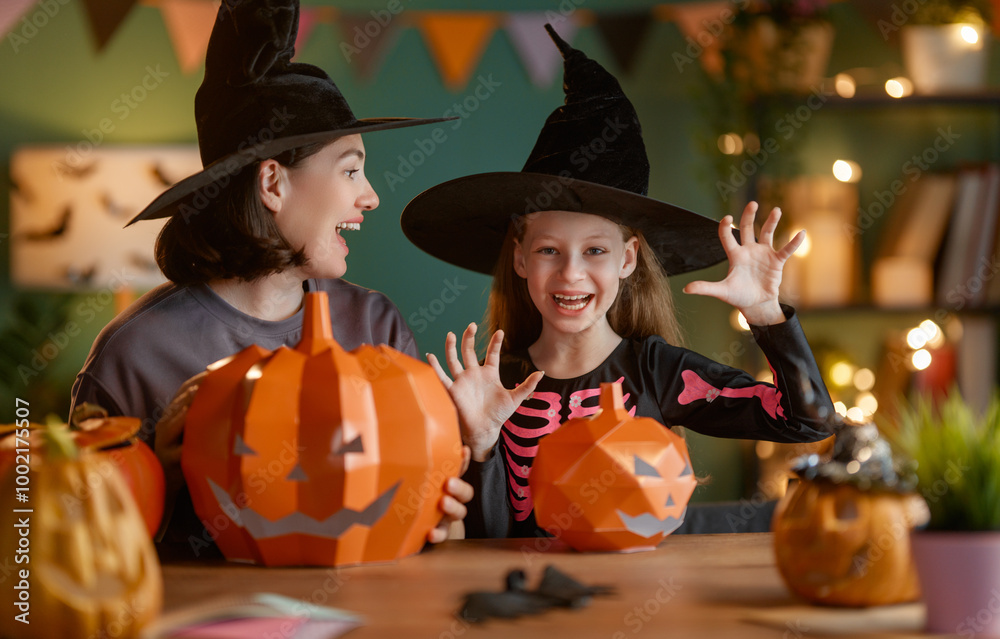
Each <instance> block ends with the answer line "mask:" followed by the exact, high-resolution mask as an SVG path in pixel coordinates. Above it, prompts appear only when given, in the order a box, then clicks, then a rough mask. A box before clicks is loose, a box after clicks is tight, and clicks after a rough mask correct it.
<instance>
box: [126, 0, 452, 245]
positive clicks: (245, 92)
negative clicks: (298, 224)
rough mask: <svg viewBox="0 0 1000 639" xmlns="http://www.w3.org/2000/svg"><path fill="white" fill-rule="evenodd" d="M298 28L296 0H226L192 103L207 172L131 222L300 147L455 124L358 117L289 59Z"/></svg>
mask: <svg viewBox="0 0 1000 639" xmlns="http://www.w3.org/2000/svg"><path fill="white" fill-rule="evenodd" d="M298 29H299V0H223V2H222V5H221V6H220V7H219V13H218V16H217V17H216V20H215V26H214V27H213V28H212V37H211V39H210V40H209V43H208V53H207V55H206V57H205V79H204V80H203V81H202V83H201V87H200V88H199V89H198V93H197V95H196V96H195V100H194V111H195V121H196V123H197V127H198V147H199V150H200V151H201V161H202V166H204V170H202V171H200V172H199V173H196V174H194V175H192V176H190V177H188V178H185V179H184V180H181V181H180V182H178V183H177V184H175V185H174V186H172V187H171V188H170V189H168V190H167V191H165V192H164V193H162V194H161V195H160V196H159V197H157V198H156V199H155V200H153V202H152V203H150V204H149V206H147V207H146V208H145V209H144V210H143V211H142V212H141V213H139V214H138V215H137V216H135V217H134V218H133V219H132V220H131V221H129V224H132V223H134V222H137V221H139V220H147V219H154V218H160V217H169V216H171V215H173V214H174V213H176V212H177V210H178V206H179V205H180V204H181V203H182V202H184V201H185V199H186V198H188V197H190V196H192V195H194V194H195V193H196V192H198V191H202V190H203V191H204V192H205V193H206V194H208V195H211V194H212V193H215V192H217V188H218V186H221V185H224V184H225V183H227V182H228V180H229V179H230V178H231V177H232V176H233V175H234V174H235V173H237V172H238V171H239V170H240V169H242V168H243V167H246V166H248V165H250V164H252V163H253V162H256V161H258V160H264V159H267V158H272V157H274V156H276V155H278V154H280V153H283V152H285V151H288V150H290V149H294V148H296V147H300V146H304V145H307V144H312V143H315V142H323V141H327V140H333V139H334V138H338V137H341V136H344V135H350V134H354V133H367V132H370V131H383V130H385V129H398V128H402V127H408V126H416V125H419V124H430V123H433V122H442V121H445V120H451V119H454V118H431V119H417V118H369V119H363V120H359V119H357V118H355V117H354V113H352V112H351V107H349V106H348V104H347V100H345V99H344V96H343V95H342V94H341V93H340V89H338V88H337V85H336V84H334V83H333V80H331V79H330V76H328V75H327V74H326V72H324V71H323V70H322V69H320V68H319V67H316V66H313V65H311V64H303V63H297V62H292V56H293V55H295V36H296V34H297V33H298ZM126 226H127V225H126Z"/></svg>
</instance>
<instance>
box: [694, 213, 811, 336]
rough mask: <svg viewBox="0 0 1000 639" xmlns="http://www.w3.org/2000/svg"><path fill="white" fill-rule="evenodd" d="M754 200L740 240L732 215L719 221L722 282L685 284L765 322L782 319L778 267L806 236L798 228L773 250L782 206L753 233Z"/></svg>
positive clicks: (752, 320) (750, 319)
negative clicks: (724, 263) (725, 260)
mask: <svg viewBox="0 0 1000 639" xmlns="http://www.w3.org/2000/svg"><path fill="white" fill-rule="evenodd" d="M756 213H757V203H756V202H750V203H749V204H747V206H746V208H744V209H743V216H742V217H741V218H740V239H741V241H742V244H741V243H740V242H737V241H736V237H735V236H734V235H733V230H732V222H733V219H732V217H731V216H729V215H727V216H726V217H724V218H722V222H720V223H719V239H720V240H722V247H723V248H724V249H725V250H726V255H727V256H728V257H729V273H728V274H727V275H726V277H725V279H723V280H722V281H721V282H706V281H702V280H699V281H696V282H691V283H690V284H688V285H687V286H685V287H684V292H685V293H692V294H694V295H708V296H710V297H716V298H718V299H720V300H722V301H723V302H726V303H728V304H731V305H733V306H735V307H736V308H738V309H739V310H740V312H741V313H743V316H744V317H745V318H746V319H747V321H748V322H750V323H751V324H755V325H758V326H766V325H769V324H779V323H781V322H783V321H784V320H785V316H784V313H782V312H781V307H780V306H779V305H778V287H779V286H780V285H781V269H782V268H783V267H784V266H785V262H786V261H787V260H788V258H789V257H791V255H792V253H794V252H795V249H797V248H799V246H800V245H801V244H802V242H803V241H804V240H805V237H806V235H805V231H799V232H798V233H797V234H796V235H795V237H793V238H792V239H791V240H789V242H788V243H787V244H785V245H784V246H783V247H781V249H780V250H777V251H776V250H774V248H773V247H772V243H773V242H774V229H775V228H777V226H778V220H780V219H781V209H778V208H775V209H772V210H771V214H770V215H768V217H767V220H766V221H765V222H764V226H763V227H762V228H761V230H760V237H759V238H755V237H754V225H753V223H754V217H755V216H756Z"/></svg>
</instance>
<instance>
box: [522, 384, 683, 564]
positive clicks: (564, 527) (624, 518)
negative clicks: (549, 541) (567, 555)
mask: <svg viewBox="0 0 1000 639" xmlns="http://www.w3.org/2000/svg"><path fill="white" fill-rule="evenodd" d="M528 484H529V485H530V486H531V492H532V495H533V496H534V500H535V519H536V520H537V521H538V524H539V525H540V526H541V527H543V528H545V529H546V530H547V531H549V532H550V533H552V534H553V535H555V536H556V537H558V538H560V539H562V540H563V541H565V542H566V543H567V544H569V545H570V546H571V547H573V548H574V549H576V550H580V551H588V550H603V551H622V550H649V549H652V548H655V547H656V545H657V544H659V543H660V542H661V541H663V538H664V537H666V536H667V535H669V534H670V533H671V532H673V531H674V530H676V529H677V527H678V526H680V525H681V523H682V522H683V521H684V514H685V512H686V510H687V502H688V500H689V499H690V498H691V493H693V492H694V488H695V484H696V481H695V477H694V473H693V472H692V470H691V459H690V457H689V456H688V451H687V445H686V444H685V443H684V440H683V439H682V438H681V437H680V436H678V435H677V434H675V433H673V432H671V431H670V429H668V428H666V427H665V426H663V424H660V423H659V422H657V421H656V420H654V419H650V418H645V417H640V418H634V417H632V416H631V415H629V414H628V411H627V410H625V405H624V403H623V401H622V387H621V384H619V383H613V384H601V395H600V411H598V412H597V413H595V414H594V415H592V416H590V417H583V418H576V419H571V420H569V421H567V422H566V423H565V424H563V425H562V426H561V427H560V428H559V430H557V431H555V432H554V433H552V434H550V435H548V436H546V437H545V438H543V439H542V440H541V441H540V442H539V445H538V455H537V456H536V457H535V462H534V464H533V465H532V468H531V474H530V475H529V476H528Z"/></svg>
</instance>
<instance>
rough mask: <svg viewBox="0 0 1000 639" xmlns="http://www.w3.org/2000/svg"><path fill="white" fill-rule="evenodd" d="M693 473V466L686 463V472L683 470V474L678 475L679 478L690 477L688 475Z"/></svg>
mask: <svg viewBox="0 0 1000 639" xmlns="http://www.w3.org/2000/svg"><path fill="white" fill-rule="evenodd" d="M691 473H692V471H691V464H689V463H685V464H684V470H682V471H681V474H680V475H677V476H678V477H687V476H688V475H690V474H691Z"/></svg>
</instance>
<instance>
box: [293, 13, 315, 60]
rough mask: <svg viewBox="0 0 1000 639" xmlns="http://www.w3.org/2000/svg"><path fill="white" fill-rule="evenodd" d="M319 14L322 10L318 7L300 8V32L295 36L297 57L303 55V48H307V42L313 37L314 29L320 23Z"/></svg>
mask: <svg viewBox="0 0 1000 639" xmlns="http://www.w3.org/2000/svg"><path fill="white" fill-rule="evenodd" d="M319 12H320V9H319V8H317V7H300V8H299V31H298V33H296V34H295V55H296V56H298V55H299V54H300V53H302V48H303V47H304V46H306V42H309V36H311V35H312V32H313V27H315V26H316V23H317V22H319V19H320V15H319Z"/></svg>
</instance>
